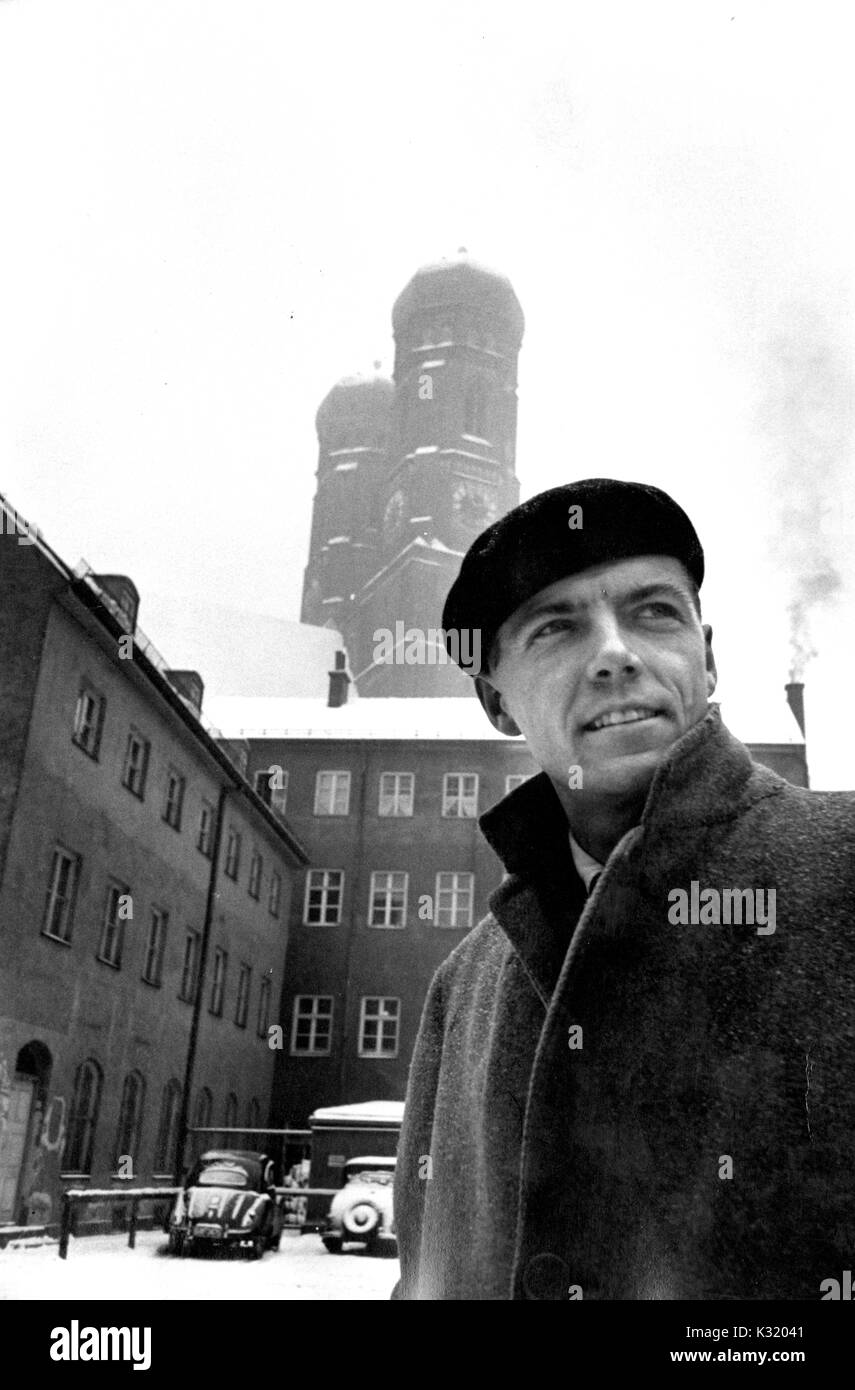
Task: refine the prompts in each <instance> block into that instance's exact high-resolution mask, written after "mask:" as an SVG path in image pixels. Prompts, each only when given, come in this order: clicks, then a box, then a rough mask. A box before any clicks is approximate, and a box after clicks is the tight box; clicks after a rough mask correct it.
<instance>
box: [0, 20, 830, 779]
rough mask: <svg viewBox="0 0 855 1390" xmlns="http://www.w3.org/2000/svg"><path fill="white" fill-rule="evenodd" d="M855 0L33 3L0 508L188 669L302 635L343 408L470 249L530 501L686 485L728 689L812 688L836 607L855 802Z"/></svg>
mask: <svg viewBox="0 0 855 1390" xmlns="http://www.w3.org/2000/svg"><path fill="white" fill-rule="evenodd" d="M850 12H851V8H850V6H849V5H847V4H843V3H841V4H816V3H814V4H812V5H811V6H810V7H808V6H806V5H803V4H802V5H795V4H786V3H781V0H775V2H774V3H768V4H767V3H752V4H748V5H745V4H741V3H738V0H732V3H731V4H727V5H725V4H719V3H716V0H706V2H705V0H693V3H690V4H686V3H679V4H673V5H671V4H655V3H653V4H644V5H639V4H632V3H614V4H596V5H590V4H584V5H583V4H579V3H574V0H570V2H569V3H568V0H559V3H555V4H551V3H538V0H526V3H524V4H523V3H517V4H514V5H511V4H509V3H507V0H489V3H486V4H480V3H473V2H472V0H457V2H456V3H444V2H443V0H432V2H431V3H430V4H428V5H414V4H409V5H408V4H404V3H401V0H395V3H391V4H388V5H387V4H384V3H379V2H378V0H362V3H360V4H358V5H353V4H348V3H326V4H325V3H314V4H312V5H308V4H307V5H300V6H296V5H294V4H289V3H285V2H284V0H235V2H234V3H227V2H226V0H141V2H140V3H137V0H101V3H95V2H94V0H0V130H2V132H3V134H2V138H0V198H2V209H0V212H1V213H2V215H0V490H2V491H4V492H5V493H6V494H7V495H8V496H9V498H10V500H11V501H12V503H13V504H14V505H15V506H16V507H17V508H18V509H19V510H20V511H21V512H22V513H23V514H24V515H25V516H28V517H29V518H30V519H31V520H32V521H33V522H34V523H36V524H37V525H38V526H39V527H40V528H41V530H42V531H43V533H44V534H45V536H46V538H47V539H48V540H49V541H50V543H51V544H52V545H53V546H54V547H55V548H56V549H57V550H58V551H59V552H60V554H61V555H62V556H63V557H64V558H65V559H67V560H68V561H70V562H71V563H72V564H73V563H76V561H77V560H78V559H79V558H80V557H81V556H85V558H86V559H87V560H88V561H89V562H90V563H91V564H92V566H93V567H94V568H95V569H96V570H101V571H121V572H124V573H128V574H130V575H131V577H132V578H133V579H134V580H135V582H136V584H137V586H138V587H139V589H140V591H141V594H142V606H141V612H140V622H141V625H142V627H143V628H144V629H145V630H146V631H147V633H148V634H149V635H150V637H151V638H152V639H153V640H154V642H155V643H156V645H157V646H159V647H160V648H161V649H162V650H163V651H164V652H165V654H166V655H167V657H168V658H169V659H170V661H172V662H173V664H175V665H178V666H180V665H183V664H185V660H184V655H183V653H182V652H181V651H176V650H174V649H173V647H171V646H170V643H169V634H170V624H171V623H172V622H173V621H174V620H175V617H176V614H177V613H178V612H179V610H180V609H181V607H182V604H183V605H187V606H189V605H194V604H198V605H201V606H202V611H204V609H205V606H206V605H224V606H227V607H229V608H235V609H241V610H246V611H248V612H254V613H259V614H265V615H268V616H273V617H280V618H292V619H293V618H296V617H297V616H298V613H299V601H300V588H301V583H302V569H303V566H304V564H305V560H306V552H307V543H308V534H309V524H310V517H311V501H312V496H313V493H314V470H315V467H316V462H317V441H316V437H315V434H314V413H315V409H316V406H317V404H318V402H319V401H320V399H321V398H322V396H323V395H324V394H325V392H326V391H327V390H328V389H329V387H330V386H331V385H332V383H333V382H334V381H335V380H336V379H337V378H338V377H340V376H341V375H343V374H345V373H349V372H352V371H354V370H360V369H362V370H365V369H370V367H371V363H372V361H374V360H375V359H380V360H381V361H382V363H383V365H384V368H385V369H386V370H389V371H391V366H392V341H391V328H390V311H391V306H392V302H393V300H394V298H395V296H396V295H397V293H398V292H399V291H400V289H401V288H402V286H403V285H404V284H405V282H406V281H407V279H408V278H409V276H410V275H411V274H412V272H413V271H414V270H415V269H416V268H417V267H418V266H419V265H420V264H421V263H423V262H425V261H427V260H434V259H436V258H437V257H439V256H441V255H443V254H446V253H451V252H454V251H455V250H456V248H457V247H459V246H462V245H464V246H466V247H467V248H468V249H469V251H470V252H471V253H472V254H473V255H475V256H477V257H478V258H479V259H481V260H484V261H486V262H488V263H491V264H494V265H495V266H497V267H499V268H500V269H502V270H503V271H505V272H506V273H507V274H508V275H509V276H510V278H511V280H512V281H513V284H514V286H515V288H516V291H517V293H518V295H519V298H520V300H521V302H522V305H523V308H524V311H525V315H526V334H525V340H524V344H523V350H522V354H521V357H520V411H519V436H518V452H517V460H518V463H517V467H518V473H519V477H520V481H521V486H522V495H523V496H524V497H525V496H528V495H530V494H532V493H534V492H537V491H539V490H540V489H541V488H544V487H549V486H553V485H555V484H556V483H559V482H564V481H568V480H570V479H572V478H574V477H587V476H592V475H598V474H606V475H613V476H618V477H624V478H639V479H643V480H646V481H650V482H654V483H656V484H658V485H659V486H662V487H665V488H666V489H667V490H668V491H670V492H672V493H673V495H674V496H676V497H677V499H678V500H679V501H680V502H681V503H682V504H683V505H684V506H685V507H686V508H687V510H688V511H689V513H690V514H691V516H692V517H693V519H694V520H695V522H696V524H697V527H698V530H699V532H700V534H701V539H702V541H703V542H704V545H705V548H706V551H707V560H708V575H709V578H708V581H707V583H706V584H705V586H704V597H705V616H707V617H708V618H709V619H710V620H711V621H712V622H713V624H714V627H715V630H716V634H717V639H718V640H717V648H718V654H719V660H720V667H721V669H722V675H723V685H722V689H723V691H726V690H727V688H728V687H733V686H735V685H737V684H739V685H742V686H747V685H750V686H752V687H755V688H757V690H758V691H759V692H761V693H763V694H766V695H768V698H769V699H770V700H772V701H779V700H780V698H781V687H782V685H783V682H784V681H785V680H786V679H787V675H788V670H789V662H790V654H789V638H788V626H789V625H788V606H789V605H790V603H791V602H792V600H793V598H794V597H795V598H797V599H798V598H801V599H802V600H806V599H807V598H816V599H819V600H820V603H819V606H818V607H817V609H816V612H815V613H814V615H813V617H812V620H811V621H812V625H813V639H812V640H813V645H814V647H815V648H816V651H817V655H816V657H815V658H814V659H813V660H812V661H811V662H810V664H809V665H808V666H807V669H806V681H807V691H806V693H807V706H808V720H809V728H808V735H809V744H808V751H809V756H810V761H811V768H812V774H813V780H814V784H815V785H817V786H855V749H853V745H852V739H851V733H850V729H851V703H852V686H853V657H852V634H853V630H855V623H853V607H855V583H854V582H853V580H855V558H853V557H855V544H853V540H855V519H853V517H855V484H853V469H852V454H853V439H852V431H853V410H852V380H853V363H854V362H855V331H853V315H852V309H853V298H855V286H854V285H853V279H855V192H854V191H853V189H854V188H855V181H853V178H852V131H853V129H855V109H853V108H855V95H854V94H853V92H854V91H855V84H853V81H852V52H853V32H852V30H853V25H852V23H851V22H850V18H849V15H850ZM210 621H211V623H212V624H214V623H215V622H216V610H215V608H212V610H211V618H210ZM176 630H177V629H176ZM803 636H804V634H803ZM203 674H204V671H203Z"/></svg>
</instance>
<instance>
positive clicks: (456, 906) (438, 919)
mask: <svg viewBox="0 0 855 1390" xmlns="http://www.w3.org/2000/svg"><path fill="white" fill-rule="evenodd" d="M474 891H475V877H474V875H473V874H437V876H436V913H435V915H434V924H435V925H436V926H437V927H471V926H472V899H473V897H474Z"/></svg>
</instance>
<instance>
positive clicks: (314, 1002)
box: [291, 994, 335, 1057]
mask: <svg viewBox="0 0 855 1390" xmlns="http://www.w3.org/2000/svg"><path fill="white" fill-rule="evenodd" d="M307 1003H308V1004H310V1005H311V1007H310V1009H309V1010H308V1012H306V1011H305V1010H302V1008H301V1006H302V1005H304V1004H307ZM322 1004H323V1005H326V1004H329V1010H328V1011H327V1010H326V1009H325V1010H324V1012H323V1013H322V1012H321V1010H320V1006H321V1005H322ZM334 1015H335V1001H334V1000H333V996H332V995H331V994H297V995H295V996H294V1007H293V1011H292V1017H291V1056H292V1057H329V1055H330V1053H331V1052H332V1030H333V1018H334ZM306 1020H308V1022H309V1046H308V1047H298V1046H297V1028H298V1025H299V1024H300V1023H301V1022H306ZM320 1023H323V1024H325V1025H327V1027H328V1033H327V1037H326V1043H325V1044H324V1043H322V1044H321V1046H320V1047H319V1046H318V1045H317V1037H318V1031H319V1029H318V1025H319V1024H320Z"/></svg>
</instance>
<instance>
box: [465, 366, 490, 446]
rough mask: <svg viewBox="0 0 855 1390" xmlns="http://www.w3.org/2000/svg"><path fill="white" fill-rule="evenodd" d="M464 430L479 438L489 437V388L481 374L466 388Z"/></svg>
mask: <svg viewBox="0 0 855 1390" xmlns="http://www.w3.org/2000/svg"><path fill="white" fill-rule="evenodd" d="M463 432H464V434H474V435H475V436H476V437H477V438H478V439H486V437H487V388H486V386H485V385H484V381H483V379H482V378H481V377H480V376H476V377H474V378H473V379H472V381H470V383H469V385H468V387H467V388H466V401H465V406H464V417H463Z"/></svg>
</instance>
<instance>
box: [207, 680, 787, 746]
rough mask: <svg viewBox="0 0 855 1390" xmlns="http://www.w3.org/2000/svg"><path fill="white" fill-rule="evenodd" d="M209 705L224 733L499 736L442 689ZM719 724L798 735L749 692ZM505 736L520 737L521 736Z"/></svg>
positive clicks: (775, 707) (739, 731)
mask: <svg viewBox="0 0 855 1390" xmlns="http://www.w3.org/2000/svg"><path fill="white" fill-rule="evenodd" d="M207 712H208V715H209V717H210V718H211V719H212V720H213V721H214V723H215V724H216V725H217V727H218V728H220V729H222V730H223V733H224V734H225V736H226V738H306V739H330V738H340V739H345V740H351V739H374V740H384V739H461V740H466V741H473V742H478V743H494V742H505V741H506V740H507V735H505V734H500V733H499V732H498V731H497V730H496V729H494V728H493V726H492V724H490V722H489V721H488V719H487V716H486V715H485V714H484V711H483V710H482V709H481V706H480V704H479V703H478V701H477V700H476V699H474V697H468V696H466V695H461V696H457V695H447V696H441V697H438V698H435V699H431V698H429V697H426V696H417V697H413V698H409V697H401V696H389V697H381V696H375V697H371V698H364V699H359V698H358V697H354V696H353V695H351V696H350V697H349V698H348V701H347V703H346V704H344V705H341V706H340V707H339V708H338V709H331V708H330V707H329V705H327V704H326V702H325V701H324V700H296V699H287V698H283V699H276V698H273V699H264V698H259V697H243V696H237V697H234V698H225V697H220V698H212V699H210V700H209V701H208V704H207ZM722 717H723V719H724V722H725V724H727V726H728V728H729V729H730V730H731V732H732V733H734V734H735V735H736V737H737V738H739V739H741V740H742V742H743V743H751V744H754V745H757V744H772V743H774V744H792V745H797V744H800V743H803V742H804V740H803V738H802V736H801V732H800V730H799V727H798V724H797V723H796V721H795V718H794V717H793V714H792V712H791V710H790V707H789V705H788V704H787V702H786V699H785V696H784V694H783V691H782V692H781V695H780V699H779V700H777V701H774V700H772V699H769V700H768V701H767V702H765V703H764V704H763V705H762V707H758V706H757V704H756V702H755V701H752V700H751V699H750V698H748V697H747V696H745V695H743V696H742V697H741V698H736V697H735V696H734V697H730V696H728V698H727V699H726V700H725V701H723V703H722ZM511 742H514V743H519V744H521V743H522V742H523V740H522V739H521V738H518V739H513V740H511Z"/></svg>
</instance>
